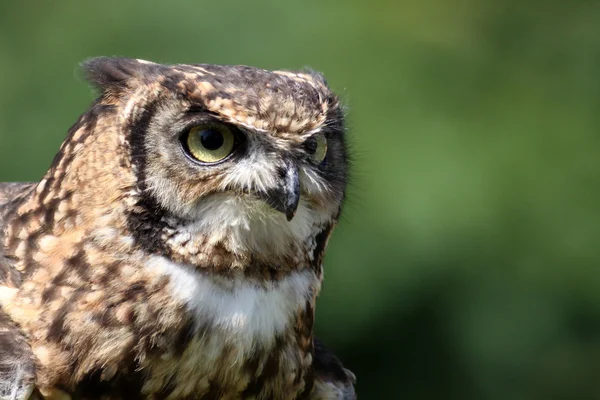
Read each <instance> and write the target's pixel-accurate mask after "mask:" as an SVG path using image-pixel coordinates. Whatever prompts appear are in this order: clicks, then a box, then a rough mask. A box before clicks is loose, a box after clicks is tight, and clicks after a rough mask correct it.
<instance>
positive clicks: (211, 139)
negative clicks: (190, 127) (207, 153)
mask: <svg viewBox="0 0 600 400" xmlns="http://www.w3.org/2000/svg"><path fill="white" fill-rule="evenodd" d="M224 141H225V139H224V138H223V134H221V132H219V131H216V130H213V129H206V130H203V131H202V132H200V143H202V146H204V148H205V149H207V150H217V149H219V148H220V147H221V146H223V142H224Z"/></svg>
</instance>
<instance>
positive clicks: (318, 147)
mask: <svg viewBox="0 0 600 400" xmlns="http://www.w3.org/2000/svg"><path fill="white" fill-rule="evenodd" d="M304 145H305V147H306V152H307V153H308V154H310V158H311V159H312V160H313V161H314V162H315V163H317V164H321V162H323V160H324V159H325V156H326V155H327V138H326V137H325V135H323V134H316V135H314V136H311V137H310V138H308V139H307V140H306V142H304Z"/></svg>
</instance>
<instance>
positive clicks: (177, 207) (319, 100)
mask: <svg viewBox="0 0 600 400" xmlns="http://www.w3.org/2000/svg"><path fill="white" fill-rule="evenodd" d="M85 69H86V71H87V73H88V76H89V77H90V79H91V80H92V81H93V82H95V83H96V84H97V85H98V86H100V88H101V89H102V91H103V93H104V98H106V99H112V100H114V101H115V102H116V103H117V104H119V107H120V108H121V111H120V112H121V119H122V120H123V121H125V123H124V124H123V130H124V132H123V135H124V136H125V137H126V140H127V141H128V142H129V145H130V148H131V158H132V161H133V164H134V166H135V169H136V173H137V175H138V182H139V190H140V191H141V192H143V194H144V196H147V197H148V198H149V199H150V202H152V203H155V204H156V205H157V206H158V207H159V208H161V209H163V210H165V211H166V215H167V216H168V217H169V218H171V219H172V220H175V221H178V223H180V224H181V223H184V224H187V226H193V230H194V231H195V232H198V231H203V232H211V233H213V234H214V232H215V230H218V228H219V227H232V226H237V227H238V228H240V229H245V230H247V231H252V232H253V233H254V234H256V237H257V238H258V237H260V236H261V235H260V231H261V230H262V231H264V233H265V235H264V236H265V237H269V238H271V240H275V241H277V239H273V237H277V233H278V232H279V233H280V235H279V237H286V236H289V235H290V234H293V235H294V236H296V239H298V237H302V236H304V237H306V236H308V235H309V233H310V232H309V231H312V230H314V226H315V225H318V226H323V225H325V224H328V223H331V222H332V221H333V220H334V219H336V218H337V215H338V214H339V211H340V207H341V204H342V201H343V199H344V194H345V186H346V178H347V168H348V167H347V159H346V147H345V141H344V127H343V115H342V114H343V113H342V110H341V108H340V105H339V102H338V99H337V97H336V96H335V95H334V94H333V93H332V92H331V91H330V90H329V89H328V87H327V86H326V83H325V82H324V80H323V78H322V77H321V76H320V75H318V74H316V73H312V72H304V73H293V72H287V71H274V72H272V71H265V70H261V69H256V68H251V67H245V66H216V65H172V66H166V65H160V64H154V63H149V62H146V61H140V60H132V59H94V60H91V61H89V62H88V63H87V64H86V65H85ZM267 231H268V232H267ZM228 232H229V233H231V232H230V231H228ZM274 234H275V236H274ZM253 240H254V239H253ZM256 240H258V239H256ZM246 242H248V239H246ZM260 245H264V244H260V243H256V246H260ZM249 247H253V246H249Z"/></svg>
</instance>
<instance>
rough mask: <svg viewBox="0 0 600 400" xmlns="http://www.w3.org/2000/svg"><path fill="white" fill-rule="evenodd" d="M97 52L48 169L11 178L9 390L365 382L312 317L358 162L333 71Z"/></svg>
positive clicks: (2, 258) (280, 390)
mask: <svg viewBox="0 0 600 400" xmlns="http://www.w3.org/2000/svg"><path fill="white" fill-rule="evenodd" d="M83 69H84V71H85V74H86V76H87V77H88V79H89V80H90V81H91V82H92V84H94V85H95V86H96V87H97V89H98V90H99V91H100V97H99V98H98V99H97V100H96V101H95V102H94V103H93V104H92V105H91V107H90V108H89V110H88V111H87V112H85V113H84V114H83V115H82V116H81V117H80V118H79V120H78V121H77V122H76V123H75V125H73V127H72V128H71V130H70V131H69V134H68V137H67V139H66V140H65V141H64V143H63V144H62V146H61V148H60V150H59V152H58V154H57V155H56V157H55V158H54V161H53V162H52V165H51V167H50V169H49V170H48V172H47V173H46V174H45V175H44V176H43V178H42V179H41V180H40V181H39V182H36V183H10V184H0V306H1V308H0V398H5V399H27V398H35V399H42V398H46V399H111V400H113V399H115V400H117V399H123V400H125V399H127V400H132V399H157V400H160V399H354V398H355V391H354V375H353V374H352V373H351V372H350V371H348V370H347V369H345V368H344V367H343V366H342V364H341V362H340V361H339V360H338V359H337V358H336V357H335V355H333V354H332V353H331V352H330V351H329V350H328V349H327V348H326V347H325V346H324V345H323V344H322V343H321V342H319V341H318V340H317V339H316V338H315V337H314V336H313V323H314V313H315V299H316V296H317V295H318V293H319V290H320V287H321V282H322V278H323V267H322V262H323V256H324V252H325V248H326V246H327V241H328V238H329V236H330V235H331V233H332V231H333V229H334V227H335V226H336V223H337V221H338V219H339V216H340V211H341V208H342V203H343V201H344V197H345V191H346V182H347V177H348V158H347V155H346V144H345V138H344V135H345V134H344V119H343V108H342V106H341V105H340V102H339V100H338V98H337V97H336V95H335V94H334V93H332V92H331V90H330V89H329V88H328V86H327V84H326V82H325V80H324V79H323V77H322V76H321V75H320V74H318V73H315V72H312V71H304V72H291V71H267V70H263V69H258V68H253V67H247V66H222V65H208V64H193V65H184V64H179V65H163V64H157V63H153V62H149V61H143V60H136V59H126V58H96V59H92V60H89V61H87V62H85V63H84V64H83ZM2 396H3V397H2Z"/></svg>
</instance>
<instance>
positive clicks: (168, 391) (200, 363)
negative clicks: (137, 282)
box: [144, 257, 318, 399]
mask: <svg viewBox="0 0 600 400" xmlns="http://www.w3.org/2000/svg"><path fill="white" fill-rule="evenodd" d="M148 267H149V269H150V270H151V271H154V272H158V273H160V274H164V275H166V276H168V277H169V282H170V283H169V285H168V290H170V291H171V292H172V295H173V298H174V299H177V301H179V302H180V303H181V304H183V305H184V307H185V310H186V315H188V316H189V318H190V320H189V324H188V325H187V326H186V327H185V330H186V331H185V332H183V339H182V342H181V344H180V346H179V348H178V349H175V351H174V352H172V353H167V354H163V355H161V356H160V357H155V358H153V359H152V361H151V367H150V368H149V371H148V372H149V374H148V377H149V378H148V380H147V381H146V383H145V388H144V391H147V392H149V393H156V392H161V393H163V394H164V395H165V396H166V398H173V399H176V398H186V397H190V396H191V397H194V396H199V395H207V394H210V393H212V394H218V396H220V397H221V398H240V397H246V398H252V397H253V396H254V397H256V398H294V396H293V395H294V394H298V393H299V392H301V391H302V390H303V389H304V388H305V385H306V383H305V380H306V378H307V375H308V372H309V371H308V370H309V368H310V365H311V361H312V360H311V343H312V337H311V329H309V327H310V326H312V302H313V297H314V293H315V290H316V287H317V286H318V279H317V277H316V275H315V274H314V273H313V272H312V271H310V270H303V271H298V272H295V273H292V274H289V275H288V276H286V277H285V278H283V279H281V280H280V281H278V282H269V283H266V284H263V285H257V284H256V283H252V282H247V281H245V280H244V279H242V278H240V277H237V278H235V277H234V278H230V279H226V280H224V281H221V282H215V280H214V278H213V277H209V276H205V275H203V274H200V273H198V272H197V271H196V270H194V269H193V268H192V267H190V266H186V265H182V264H177V263H173V262H171V261H169V260H166V259H164V258H162V257H153V258H152V259H151V260H150V261H149V262H148ZM307 308H308V309H307ZM304 325H306V327H303V326H304ZM303 328H304V329H303ZM180 333H181V332H180Z"/></svg>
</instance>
